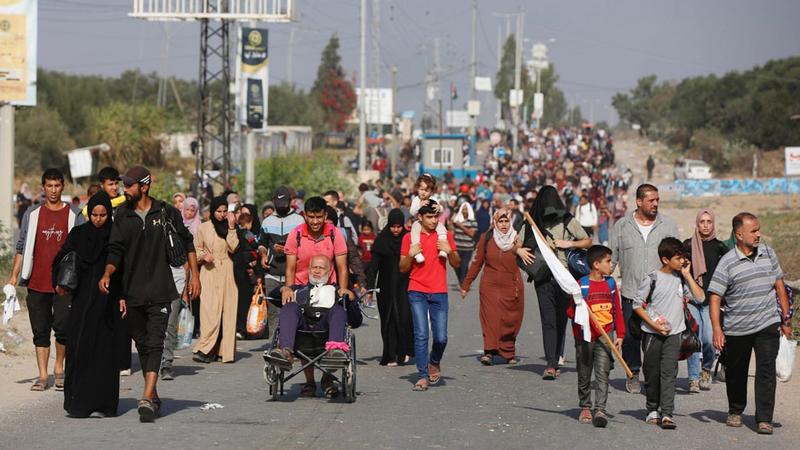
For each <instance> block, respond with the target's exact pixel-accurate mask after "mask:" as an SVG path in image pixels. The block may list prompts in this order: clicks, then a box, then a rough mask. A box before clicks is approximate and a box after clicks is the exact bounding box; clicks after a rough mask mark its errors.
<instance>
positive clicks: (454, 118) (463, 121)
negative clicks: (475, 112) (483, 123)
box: [446, 110, 469, 128]
mask: <svg viewBox="0 0 800 450" xmlns="http://www.w3.org/2000/svg"><path fill="white" fill-rule="evenodd" d="M446 121H447V126H448V127H449V128H466V127H468V126H469V114H468V113H467V111H464V110H457V111H447V116H446Z"/></svg>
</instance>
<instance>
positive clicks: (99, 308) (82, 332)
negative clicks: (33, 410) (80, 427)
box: [53, 191, 120, 417]
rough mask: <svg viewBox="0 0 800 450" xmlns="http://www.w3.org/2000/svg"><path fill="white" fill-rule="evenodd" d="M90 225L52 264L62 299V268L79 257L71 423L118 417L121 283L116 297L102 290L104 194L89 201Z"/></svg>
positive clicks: (72, 320) (70, 362)
mask: <svg viewBox="0 0 800 450" xmlns="http://www.w3.org/2000/svg"><path fill="white" fill-rule="evenodd" d="M88 212H89V219H90V221H89V222H87V223H85V224H83V225H81V226H77V227H75V228H73V229H72V231H70V233H69V235H68V236H67V240H66V242H65V243H64V246H63V247H61V250H60V251H59V252H58V254H57V255H56V257H55V259H54V260H53V261H54V262H53V276H54V280H53V285H54V286H55V289H56V292H58V295H64V294H66V288H64V287H63V286H58V285H56V279H55V277H56V274H57V273H58V270H57V268H58V264H59V262H61V259H62V258H63V257H64V256H65V255H66V254H67V253H69V252H73V251H74V252H76V254H77V261H78V265H77V266H78V286H77V288H76V289H75V291H74V292H73V296H72V308H71V311H70V316H69V323H68V325H67V355H66V378H65V380H64V410H66V411H67V413H68V414H69V416H70V417H90V416H91V417H106V416H116V415H117V405H118V404H119V367H118V363H117V357H116V355H115V350H116V344H115V342H116V341H115V335H114V319H115V318H114V316H115V315H117V314H120V306H119V303H118V302H116V301H112V300H113V299H118V298H119V292H118V289H119V279H118V278H119V277H118V276H117V275H115V276H114V277H113V278H112V280H111V293H109V294H103V293H101V292H100V291H99V290H98V289H97V284H98V283H99V282H100V278H102V277H103V274H104V272H105V266H106V256H107V254H108V239H109V236H110V235H111V198H110V197H109V196H108V194H106V193H105V192H103V191H100V192H98V193H97V194H95V195H94V196H92V198H91V199H89V204H88Z"/></svg>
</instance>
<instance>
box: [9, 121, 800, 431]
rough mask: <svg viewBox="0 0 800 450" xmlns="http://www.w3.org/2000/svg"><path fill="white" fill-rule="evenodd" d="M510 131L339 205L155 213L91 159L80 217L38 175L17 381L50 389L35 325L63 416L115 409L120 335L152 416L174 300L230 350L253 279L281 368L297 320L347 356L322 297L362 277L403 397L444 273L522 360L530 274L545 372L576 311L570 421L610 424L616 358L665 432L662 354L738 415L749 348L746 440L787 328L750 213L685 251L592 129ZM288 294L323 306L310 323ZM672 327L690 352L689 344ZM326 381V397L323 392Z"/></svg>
mask: <svg viewBox="0 0 800 450" xmlns="http://www.w3.org/2000/svg"><path fill="white" fill-rule="evenodd" d="M522 137H523V142H524V145H523V149H524V151H523V154H522V155H521V156H520V155H518V156H517V157H516V158H512V157H511V155H510V154H508V153H504V152H498V151H495V149H490V151H489V152H488V154H487V155H486V158H485V159H484V165H483V170H482V171H480V172H479V173H478V174H477V176H475V177H474V178H465V179H463V180H460V181H456V180H455V179H453V178H452V177H442V179H437V177H434V176H433V175H431V174H427V173H426V174H421V175H420V176H419V177H418V178H416V179H414V180H412V179H410V178H408V177H405V178H399V179H388V180H381V182H380V183H376V184H362V185H360V186H359V189H358V191H359V196H358V198H357V199H355V201H352V202H350V201H348V200H347V193H345V192H337V191H328V192H324V193H322V196H310V197H308V198H304V197H305V195H304V193H302V192H297V191H295V190H294V189H292V187H290V186H281V187H279V188H277V189H276V190H275V192H273V193H272V195H271V198H270V201H269V202H266V203H265V204H264V205H263V206H262V207H261V208H258V207H257V206H256V205H252V204H242V202H241V200H240V198H239V196H238V194H237V193H235V192H225V193H224V194H223V195H221V196H218V197H214V198H213V199H212V200H211V201H210V204H209V205H208V208H207V209H206V208H204V207H203V205H202V202H198V200H197V199H195V198H193V197H191V196H186V195H185V194H183V193H176V194H175V195H174V196H173V197H172V203H171V204H168V203H166V202H163V201H160V200H157V199H154V198H152V197H150V189H151V185H152V183H154V182H155V180H153V179H152V175H151V174H150V172H149V171H148V170H147V169H146V168H144V167H141V166H137V167H133V168H131V169H129V170H128V171H127V172H126V173H125V174H124V175H120V174H119V173H118V172H117V171H116V170H115V169H113V168H104V169H103V170H101V171H100V173H99V177H98V178H99V179H100V180H101V183H102V185H101V189H100V190H99V191H98V192H97V193H95V194H94V195H92V196H91V197H90V198H89V200H88V203H87V205H86V207H85V208H84V209H83V211H81V210H80V209H76V208H74V207H73V206H72V205H70V204H67V203H63V202H62V201H61V193H62V191H63V189H64V177H63V175H62V174H61V173H60V172H59V171H57V170H55V169H48V170H47V171H45V173H44V174H43V176H42V189H43V191H44V193H45V197H44V202H43V203H42V204H39V205H36V206H29V207H28V208H27V209H26V211H25V212H24V214H22V215H21V217H20V226H21V228H20V230H21V232H20V237H19V240H18V242H17V246H16V251H17V254H16V257H15V260H14V267H13V271H12V274H11V277H10V280H9V283H10V284H12V285H17V284H18V283H19V282H22V284H23V285H25V286H27V288H28V296H27V303H28V312H29V316H30V322H31V327H32V329H33V332H34V345H35V346H36V353H37V362H38V364H39V374H38V377H37V379H36V382H35V383H34V384H33V385H32V387H31V389H32V390H37V391H41V390H45V389H47V388H48V387H49V386H48V367H47V366H48V360H49V352H50V334H51V331H52V332H54V333H55V338H56V356H57V357H56V364H55V368H54V371H55V387H56V389H64V391H65V399H64V408H65V410H66V411H67V412H68V413H69V415H70V416H73V417H87V416H95V417H102V416H113V415H115V414H116V412H117V406H118V401H119V375H120V372H121V371H129V369H130V367H131V366H130V358H131V356H130V348H131V339H132V340H133V342H134V343H135V344H136V349H137V352H138V356H139V360H140V367H141V370H142V374H143V376H144V379H145V385H144V390H143V393H142V396H141V398H140V400H139V402H138V412H139V415H140V419H141V420H142V421H144V422H152V421H154V420H155V419H156V418H157V417H158V416H159V413H160V409H161V406H162V405H161V403H162V402H161V400H160V396H159V393H158V389H157V386H158V382H159V380H171V379H173V378H174V377H175V372H174V371H173V363H174V350H175V348H176V345H177V331H178V326H179V325H178V322H179V316H180V312H181V310H183V309H188V310H189V311H191V312H192V314H193V316H194V320H195V327H196V331H195V333H196V336H195V338H196V340H195V343H194V346H193V348H192V351H193V360H194V361H196V362H199V363H202V364H210V363H214V362H216V361H221V362H223V363H234V362H235V361H236V360H237V353H236V342H237V340H241V339H249V338H259V339H260V338H265V337H267V332H263V333H261V334H258V335H255V334H253V333H250V332H248V329H249V328H248V320H249V319H248V315H249V314H248V313H249V309H250V307H251V298H252V297H253V294H254V292H256V290H257V289H258V290H261V291H263V292H265V293H266V295H267V296H268V297H270V298H272V299H273V302H271V303H270V306H269V309H268V314H267V315H268V317H269V322H268V323H269V326H268V327H267V329H268V330H272V329H274V327H275V326H277V325H279V326H280V335H279V337H278V345H277V347H275V348H272V349H271V353H270V354H271V355H273V356H274V357H275V358H278V359H281V360H282V361H285V362H286V363H287V364H291V363H292V362H293V360H294V352H295V333H297V332H298V331H299V330H305V329H309V330H318V331H319V330H323V331H325V332H326V333H328V339H327V341H326V342H325V345H324V347H325V351H326V352H329V354H330V355H333V356H339V355H347V353H348V352H349V351H350V349H349V347H348V345H347V344H346V342H345V339H344V330H345V327H346V326H347V325H350V326H357V322H358V320H356V319H355V318H354V317H353V315H354V313H353V311H352V310H351V308H350V307H349V306H348V305H346V304H345V305H343V306H342V305H340V304H339V303H336V302H335V301H333V300H332V299H333V298H335V297H342V296H347V298H351V299H352V298H356V297H358V296H360V295H362V294H364V293H366V292H367V290H368V289H373V288H379V292H378V293H377V294H376V295H375V298H374V299H373V298H372V295H370V296H369V299H370V300H367V302H369V301H372V300H374V301H376V303H377V308H378V312H379V316H380V334H381V338H382V341H383V349H382V354H381V357H380V364H381V365H383V366H388V367H396V366H402V365H405V364H409V363H411V362H412V361H413V362H414V364H415V367H416V371H417V379H416V381H415V383H414V387H413V388H414V390H415V391H427V390H429V389H430V388H431V386H432V385H436V384H437V383H438V382H439V380H440V379H441V378H442V376H443V373H444V370H445V367H444V366H445V364H444V361H445V349H446V347H447V342H448V310H449V295H448V292H449V291H450V286H448V284H447V272H448V271H449V270H453V273H454V276H455V278H457V280H458V290H459V291H460V294H461V297H462V298H468V296H469V292H470V291H471V288H472V286H473V285H474V284H475V283H476V282H478V285H479V289H478V295H477V299H478V301H479V318H480V325H481V332H482V336H483V353H482V355H480V357H479V362H480V363H481V364H483V365H487V366H491V365H493V364H496V363H498V362H505V363H508V364H516V363H517V362H518V360H519V359H518V358H519V356H518V354H517V346H516V341H517V337H518V336H519V334H520V330H521V329H522V326H523V317H524V311H525V284H526V282H528V283H532V284H533V285H534V290H535V293H536V298H537V302H536V305H537V307H538V310H539V317H540V319H541V330H538V332H539V333H540V336H541V339H542V343H543V349H542V356H544V358H545V360H546V367H545V368H544V369H543V371H542V373H541V376H542V378H543V379H544V380H553V381H556V380H558V379H559V377H560V375H561V368H562V367H563V366H564V364H565V361H564V355H565V348H564V347H565V343H566V336H567V325H568V322H569V319H570V318H571V319H572V321H573V327H572V331H573V336H574V340H575V355H576V364H577V369H578V387H577V390H578V399H579V402H578V403H579V406H580V408H581V414H580V417H579V421H580V422H581V423H593V424H594V425H595V426H599V427H603V426H606V424H607V418H606V409H607V407H608V405H607V397H608V379H609V371H610V369H611V366H612V361H613V358H614V356H613V355H616V354H617V353H619V354H620V357H621V361H620V363H621V364H623V365H624V366H625V367H626V369H628V370H629V376H628V377H627V379H626V390H627V391H628V392H630V393H632V394H638V393H640V391H641V386H642V380H641V377H640V373H643V376H644V385H645V391H646V402H644V407H645V409H646V413H647V418H646V420H647V422H648V423H653V424H658V425H660V426H662V427H663V428H667V429H671V428H675V427H676V426H677V424H676V422H675V419H674V415H675V402H674V398H675V386H676V377H677V368H678V363H679V360H682V359H686V360H687V364H688V373H689V390H690V391H691V392H699V391H700V390H708V389H710V387H711V373H712V370H713V368H714V365H715V362H716V361H717V360H718V359H719V360H720V361H722V364H723V365H724V367H725V369H726V377H727V381H726V384H727V396H728V401H729V410H728V414H729V415H728V422H727V423H728V425H730V426H741V423H742V421H741V415H742V413H743V411H744V409H745V407H746V400H747V396H746V389H747V370H748V366H749V362H750V354H751V351H755V355H756V391H755V394H756V414H755V415H756V421H757V422H758V432H759V433H764V434H769V433H772V431H773V429H772V420H773V409H774V403H775V402H774V397H775V386H776V383H775V356H776V354H777V348H778V337H779V336H780V334H781V333H783V334H784V335H788V334H789V333H790V332H791V329H790V322H789V321H788V320H789V317H790V311H791V309H790V305H789V298H788V296H787V294H786V288H785V285H784V283H783V272H782V271H781V267H780V263H779V261H778V257H777V255H776V254H775V251H774V250H773V249H772V248H770V247H769V246H767V245H766V244H765V243H763V242H761V234H760V226H759V222H758V218H757V217H755V216H754V215H752V214H749V213H741V214H738V215H736V216H735V217H733V218H732V228H733V236H734V238H735V240H734V243H733V246H732V247H729V246H728V245H726V244H725V243H723V242H722V241H721V240H719V239H718V238H717V231H716V230H717V223H718V218H717V217H716V216H715V214H714V212H713V211H712V210H710V209H702V210H700V211H698V212H697V217H696V222H695V226H694V229H693V233H692V235H691V236H690V237H689V238H688V239H686V240H685V241H683V242H682V241H680V240H678V238H679V237H680V236H679V235H678V234H679V233H678V228H677V225H676V223H675V221H674V220H672V219H671V218H670V217H668V216H666V215H664V214H663V213H661V212H660V211H659V203H660V197H659V192H658V189H657V187H656V186H653V185H651V184H646V183H645V184H640V185H639V186H638V187H636V189H635V190H634V192H632V194H633V197H634V204H635V208H634V209H633V211H628V203H627V199H626V197H627V196H628V190H629V187H631V183H632V181H633V180H632V174H631V173H630V171H628V170H621V168H618V167H617V166H615V163H614V151H613V140H612V138H611V136H610V135H608V134H607V133H605V132H603V131H602V130H600V131H594V130H588V129H553V130H545V131H536V132H530V133H526V134H524V135H523V136H522ZM119 181H121V182H122V184H123V191H124V195H120V193H119V187H118V182H119ZM28 191H30V189H28ZM29 193H30V192H28V194H29ZM22 197H25V198H28V195H27V194H24V195H23V196H22ZM20 201H21V202H24V199H22V198H21V199H20ZM204 216H206V217H208V219H207V220H205V221H203V220H202V218H203V217H204ZM448 266H450V269H448ZM520 269H522V270H520ZM613 273H618V276H617V277H616V279H615V278H614V277H613V276H612V274H613ZM478 279H479V281H477V280H478ZM569 286H574V288H572V290H570V289H568V287H569ZM304 302H306V303H304ZM303 305H314V306H315V307H325V308H327V309H328V310H329V313H328V314H327V315H326V316H325V317H324V319H323V320H320V321H319V322H315V321H310V320H309V319H308V318H307V317H306V316H305V313H304V311H305V309H304V308H305V307H306V306H303ZM325 305H327V306H325ZM528 307H529V308H530V305H529V306H528ZM587 314H588V316H591V318H592V320H591V322H589V321H588V319H586V317H588V316H587ZM355 316H357V318H358V319H360V314H359V313H358V312H357V311H356V312H355ZM723 319H724V321H723ZM358 323H360V322H358ZM590 323H591V324H590ZM687 333H688V334H690V335H692V336H694V339H695V343H696V345H694V346H688V347H686V345H688V344H686V342H685V340H686V339H687V337H686V336H687ZM606 338H608V339H606ZM687 349H688V350H687ZM592 373H594V376H595V381H596V387H595V392H596V394H595V398H594V401H592V397H591V391H592V383H591V379H592ZM326 375H327V374H326ZM326 375H323V377H322V380H321V387H322V391H323V393H324V394H325V395H327V396H329V397H335V396H337V395H338V389H337V388H336V386H335V385H334V384H333V383H332V381H331V379H330V377H329V376H326ZM305 376H306V382H305V384H304V385H303V388H302V390H301V394H302V395H306V396H314V395H316V391H317V389H316V383H315V379H314V373H313V369H311V370H306V375H305Z"/></svg>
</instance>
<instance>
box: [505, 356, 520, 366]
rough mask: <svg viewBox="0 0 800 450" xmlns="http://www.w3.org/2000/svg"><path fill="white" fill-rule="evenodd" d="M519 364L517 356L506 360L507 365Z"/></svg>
mask: <svg viewBox="0 0 800 450" xmlns="http://www.w3.org/2000/svg"><path fill="white" fill-rule="evenodd" d="M518 362H519V359H517V357H516V356H512V357H511V358H508V359H507V360H506V364H512V365H513V364H516V363H518Z"/></svg>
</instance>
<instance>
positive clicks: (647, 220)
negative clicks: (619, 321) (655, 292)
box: [609, 184, 678, 394]
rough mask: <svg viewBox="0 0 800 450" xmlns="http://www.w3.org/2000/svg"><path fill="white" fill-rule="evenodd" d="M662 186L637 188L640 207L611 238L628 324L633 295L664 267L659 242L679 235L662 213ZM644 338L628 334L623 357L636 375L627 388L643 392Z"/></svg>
mask: <svg viewBox="0 0 800 450" xmlns="http://www.w3.org/2000/svg"><path fill="white" fill-rule="evenodd" d="M658 203H659V196H658V189H657V188H656V187H655V186H653V185H652V184H642V185H641V186H639V187H638V188H637V189H636V210H635V211H634V212H633V214H627V215H625V216H622V217H621V218H620V219H619V220H618V221H617V222H616V223H615V224H614V228H613V230H612V231H611V236H610V237H609V238H610V239H609V244H610V245H609V247H611V251H612V252H613V257H612V260H613V262H614V265H615V266H618V267H619V272H620V275H621V277H622V288H621V289H620V294H621V295H622V313H623V315H624V316H625V323H626V324H627V323H629V321H630V318H631V315H633V298H634V297H635V296H636V291H637V289H638V287H639V286H640V285H641V284H642V281H644V279H645V277H646V276H647V274H648V273H650V272H653V271H654V270H657V269H659V268H660V267H661V260H660V258H659V257H658V244H660V243H661V241H662V240H663V239H664V238H667V237H674V238H677V237H678V225H677V224H676V223H675V221H674V220H672V219H671V218H670V217H667V216H665V215H663V214H658ZM640 348H641V338H640V337H636V338H635V337H633V336H632V333H626V334H625V340H624V341H623V342H622V357H623V358H624V359H625V363H626V364H628V367H630V369H631V372H633V376H632V377H630V378H628V380H627V381H626V383H625V388H626V389H627V391H628V392H630V393H632V394H638V393H639V392H640V391H641V382H640V381H639V370H640V369H641V367H642V354H641V351H640Z"/></svg>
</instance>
